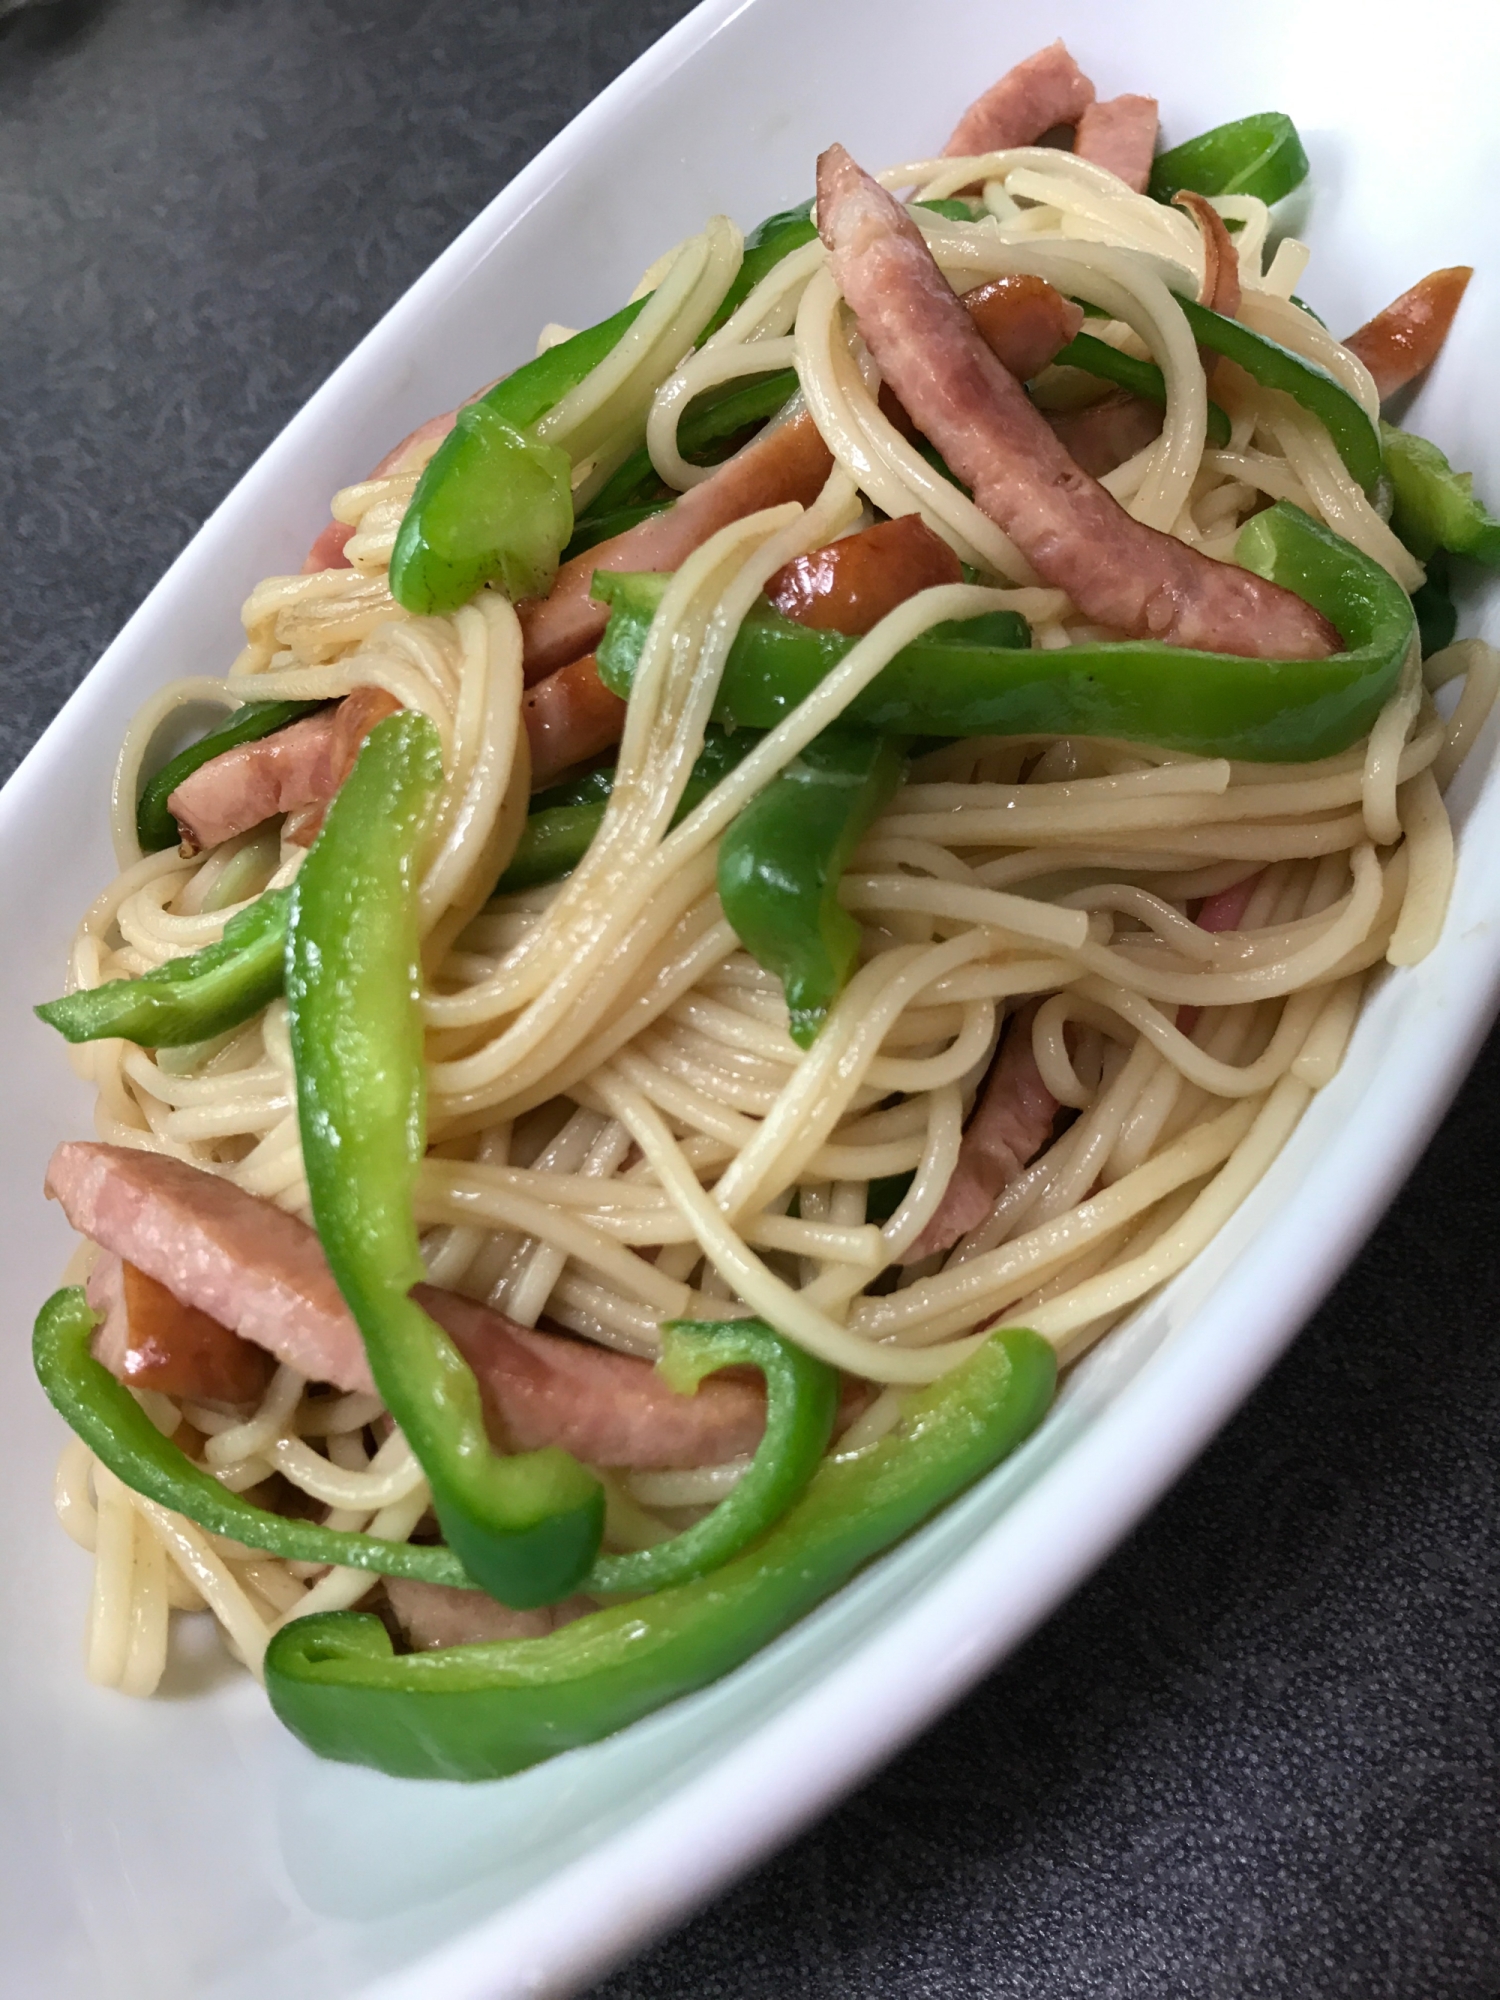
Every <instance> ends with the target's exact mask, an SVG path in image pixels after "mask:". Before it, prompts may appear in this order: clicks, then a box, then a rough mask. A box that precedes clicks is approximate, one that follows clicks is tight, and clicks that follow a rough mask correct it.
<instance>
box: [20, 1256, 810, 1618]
mask: <svg viewBox="0 0 1500 2000" xmlns="http://www.w3.org/2000/svg"><path fill="white" fill-rule="evenodd" d="M97 1318H98V1316H97V1314H95V1313H94V1312H93V1311H92V1310H91V1308H90V1306H89V1304H88V1301H87V1300H86V1298H85V1297H84V1294H83V1290H82V1288H81V1287H80V1286H77V1285H73V1286H69V1287H67V1288H65V1289H64V1290H62V1291H59V1292H54V1293H53V1295H52V1297H51V1298H50V1299H48V1301H47V1303H46V1304H45V1305H44V1306H43V1307H42V1310H41V1312H40V1313H39V1314H38V1315H37V1321H36V1329H35V1332H34V1333H33V1336H32V1360H33V1363H34V1365H35V1368H36V1373H37V1379H38V1381H40V1383H41V1385H42V1387H43V1389H45V1391H46V1392H47V1396H48V1398H49V1400H50V1401H51V1403H52V1405H53V1407H54V1408H55V1409H56V1410H57V1412H58V1413H59V1415H60V1416H61V1417H62V1418H63V1419H64V1421H65V1422H66V1423H67V1424H68V1425H69V1426H70V1427H71V1428H72V1429H73V1431H74V1432H76V1434H77V1435H78V1436H79V1437H81V1438H82V1439H83V1441H84V1443H85V1444H86V1445H87V1446H88V1447H89V1449H90V1451H92V1452H93V1454H94V1456H95V1457H96V1458H97V1459H99V1460H100V1461H101V1462H102V1463H103V1464H105V1465H107V1466H108V1467H109V1469H110V1471H111V1472H113V1473H114V1474H115V1476H116V1478H118V1479H121V1480H123V1481H124V1483H125V1485H127V1486H128V1487H130V1488H131V1490H132V1491H133V1492H136V1493H143V1494H145V1496H146V1498H147V1499H148V1500H155V1501H156V1502H157V1503H158V1504H159V1505H160V1506H163V1507H169V1508H170V1509H171V1510H172V1512H173V1513H174V1514H181V1515H183V1516H184V1517H185V1518H186V1519H187V1520H189V1521H196V1522H197V1524H198V1526H199V1527H200V1528H206V1529H207V1530H208V1531H209V1533H210V1534H214V1535H228V1536H230V1537H232V1539H233V1540H235V1541H237V1542H242V1543H243V1544H244V1545H245V1547H246V1548H251V1549H264V1550H265V1551H266V1552H267V1553H268V1554H270V1555H275V1556H280V1557H282V1558H283V1559H284V1560H285V1561H288V1562H315V1563H334V1564H341V1565H343V1566H344V1567H346V1568H350V1569H364V1570H370V1571H371V1572H373V1573H375V1574H377V1575H381V1576H409V1577H417V1578H419V1579H420V1580H421V1581H422V1582H424V1583H441V1584H446V1585H448V1586H450V1587H452V1588H455V1589H460V1590H464V1589H468V1590H472V1589H473V1587H474V1585H473V1579H472V1578H471V1577H470V1576H469V1575H468V1573H467V1572H466V1570H465V1569H464V1566H463V1564H462V1563H461V1562H460V1561H459V1560H458V1557H457V1556H456V1555H454V1553H453V1551H452V1550H451V1549H448V1548H444V1547H442V1546H441V1545H437V1546H434V1545H430V1544H423V1543H413V1542H388V1541H382V1540H381V1539H380V1538H379V1537H378V1536H375V1535H358V1534H351V1533H348V1532H347V1531H345V1530H342V1529H338V1528H324V1527H320V1526H319V1525H318V1524H317V1523H316V1522H313V1521H302V1520H294V1519H293V1518H291V1517H290V1516H289V1515H286V1514H276V1513H273V1512H272V1511H271V1510H270V1509H269V1508H267V1507H258V1506H256V1504H255V1502H254V1501H253V1500H247V1499H246V1498H245V1497H244V1495H243V1494H240V1493H232V1492H230V1490H229V1489H228V1487H226V1486H221V1485H220V1484H219V1482H218V1480H217V1479H215V1478H214V1477H213V1475H212V1473H209V1472H205V1471H204V1470H203V1469H202V1467H201V1466H197V1465H194V1464H193V1462H192V1460H191V1459H190V1458H188V1457H187V1455H186V1454H185V1453H184V1452H183V1451H182V1450H180V1448H179V1447H178V1446H177V1445H175V1444H173V1443H172V1441H171V1440H170V1438H165V1437H163V1436H162V1434H161V1432H160V1431H159V1430H158V1429H157V1428H156V1426H155V1424H153V1423H152V1421H151V1419H150V1418H149V1417H148V1416H147V1415H146V1413H145V1411H144V1410H143V1409H142V1408H141V1406H140V1404H139V1403H138V1402H137V1401H136V1400H135V1398H134V1397H133V1396H132V1395H131V1393H130V1391H129V1390H128V1389H127V1388H126V1387H125V1386H124V1385H123V1384H122V1383H120V1382H117V1381H116V1379H115V1378H114V1376H113V1375H111V1374H110V1372H109V1370H108V1369H107V1368H105V1367H104V1366H103V1364H102V1363H101V1362H99V1361H96V1360H95V1359H94V1356H93V1354H92V1353H91V1352H90V1348H89V1341H90V1336H91V1334H92V1332H93V1329H94V1327H95V1325H96V1324H97ZM662 1333H663V1336H664V1339H663V1350H662V1359H661V1362H660V1363H659V1364H658V1365H659V1366H660V1368H661V1370H662V1372H663V1374H665V1375H666V1376H667V1378H668V1380H669V1381H670V1382H671V1385H672V1387H673V1388H674V1389H677V1390H680V1391H681V1392H682V1393H683V1394H684V1395H690V1394H691V1393H692V1392H693V1390H695V1389H696V1388H697V1386H698V1384H699V1383H700V1382H701V1381H702V1380H703V1379H704V1377H705V1376H707V1375H711V1374H713V1373H714V1372H715V1371H716V1370H717V1369H720V1368H729V1367H734V1366H736V1365H740V1364H748V1365H749V1366H751V1367H754V1368H758V1369H759V1370H760V1372H761V1373H762V1374H763V1375H764V1376H765V1378H766V1428H765V1434H764V1436H763V1437H762V1438H761V1441H760V1444H759V1445H758V1446H757V1448H756V1452H755V1457H754V1459H753V1460H752V1461H751V1464H750V1466H749V1468H748V1469H747V1471H746V1472H745V1474H744V1476H743V1478H742V1479H741V1480H740V1481H739V1483H738V1484H737V1485H736V1486H735V1487H734V1489H733V1490H732V1492H731V1493H730V1494H729V1495H728V1497H727V1498H726V1499H724V1500H723V1501H721V1502H720V1504H719V1505H718V1506H717V1507H715V1508H714V1509H713V1511H712V1512H711V1513H709V1514H707V1515H705V1516H704V1518H703V1519H702V1520H701V1521H698V1522H696V1523H695V1524H694V1525H693V1526H692V1527H690V1528H686V1529H684V1530H683V1532H682V1533H681V1534H680V1535H674V1536H672V1537H671V1538H670V1539H669V1540H668V1541H665V1542H659V1543H657V1544H656V1546H655V1547H653V1548H649V1549H643V1550H640V1551H637V1552H635V1553H632V1554H629V1555H602V1556H600V1557H599V1558H598V1560H597V1561H596V1562H595V1564H594V1567H593V1569H592V1570H591V1571H590V1572H589V1574H588V1576H587V1577H586V1578H585V1579H584V1588H585V1589H586V1590H590V1591H597V1592H600V1593H601V1594H606V1595H608V1594H614V1593H621V1594H623V1593H626V1592H629V1593H635V1592H639V1591H651V1590H659V1589H662V1588H664V1587H666V1586H668V1585H672V1584H679V1583H689V1582H691V1581H692V1580H693V1579H694V1578H695V1577H699V1576H704V1575H706V1574H707V1573H708V1571H709V1570H712V1569H717V1568H719V1567H720V1566H721V1565H722V1564H724V1563H725V1562H727V1561H728V1560H729V1559H730V1558H731V1557H732V1556H736V1555H738V1554H739V1552H740V1550H741V1549H743V1548H744V1547H746V1546H747V1544H749V1543H750V1542H752V1541H754V1540H755V1539H757V1537H759V1536H760V1535H762V1534H764V1533H765V1532H766V1531H767V1530H768V1529H769V1528H771V1527H773V1526H774V1525H775V1523H776V1522H777V1521H779V1520H780V1519H781V1517H782V1515H783V1514H785V1512H786V1511H787V1509H788V1508H789V1507H790V1506H791V1505H792V1504H793V1502H794V1501H795V1500H797V1499H798V1497H799V1496H800V1495H801V1493H802V1492H803V1490H804V1488H805V1487H806V1485H807V1483H808V1481H809V1480H810V1479H811V1478H812V1476H813V1474H814V1473H815V1472H816V1471H817V1468H818V1464H819V1462H820V1460H821V1459H822V1456H823V1453H824V1451H825V1450H826V1449H827V1446H828V1439H829V1435H830V1433H831V1432H832V1429H833V1420H834V1415H835V1413H836V1411H837V1409H838V1400H839V1382H838V1375H837V1373H836V1371H835V1370H834V1369H832V1368H830V1367H828V1366H827V1364H826V1363H825V1362H822V1361H819V1360H817V1359H816V1358H815V1357H814V1356H812V1355H810V1354H804V1353H803V1351H802V1350H801V1349H800V1348H797V1347H793V1346H792V1345H791V1343H790V1342H789V1341H785V1340H782V1339H781V1337H780V1336H779V1335H778V1334H774V1333H772V1331H771V1330H770V1328H769V1327H767V1326H766V1325H765V1324H764V1323H763V1322H762V1321H760V1320H726V1321H723V1322H716V1323H714V1324H711V1325H710V1324H705V1325H699V1324H696V1323H694V1322H690V1321H680V1322H677V1321H674V1322H670V1323H669V1324H668V1325H666V1326H664V1327H663V1328H662Z"/></svg>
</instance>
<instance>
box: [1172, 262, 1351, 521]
mask: <svg viewBox="0 0 1500 2000" xmlns="http://www.w3.org/2000/svg"><path fill="white" fill-rule="evenodd" d="M1177 303H1178V305H1180V306H1181V307H1182V310H1183V312H1184V313H1185V314H1186V315H1187V323H1188V325H1189V326H1190V327H1191V328H1192V330H1193V338H1194V340H1196V341H1197V343H1198V345H1199V346H1200V347H1209V348H1212V349H1213V351H1214V353H1215V354H1223V355H1226V356H1227V357H1228V359H1229V360H1231V361H1233V362H1234V363H1235V364H1236V366H1238V367H1240V368H1243V369H1244V371H1245V373H1246V374H1247V375H1250V376H1253V377H1254V379H1255V380H1256V381H1257V382H1259V383H1260V384H1261V386H1262V387H1263V388H1266V389H1281V390H1284V391H1285V393H1286V394H1287V395H1288V396H1290V397H1291V398H1292V399H1293V400H1294V401H1295V402H1298V403H1300V404H1301V405H1302V407H1303V408H1304V409H1305V410H1310V411H1311V412H1312V414H1313V415H1314V416H1315V417H1316V418H1317V419H1318V420H1319V422H1320V423H1322V424H1323V425H1324V426H1325V427H1326V429H1327V431H1328V435H1329V436H1330V437H1331V438H1332V439H1333V442H1334V447H1335V449H1336V450H1337V452H1338V455H1339V457H1340V458H1341V459H1342V460H1343V461H1344V464H1345V465H1346V466H1347V467H1348V469H1349V474H1350V477H1351V478H1353V479H1355V480H1357V481H1358V483H1359V484H1360V485H1361V486H1363V487H1364V488H1366V490H1368V489H1369V488H1370V487H1372V486H1373V485H1374V484H1375V482H1376V480H1377V479H1379V477H1380V469H1381V455H1380V433H1379V432H1378V431H1377V430H1376V428H1375V426H1374V425H1373V424H1372V423H1371V422H1370V419H1369V418H1368V417H1367V416H1366V415H1365V413H1364V411H1363V409H1361V407H1360V405H1359V404H1358V403H1356V402H1355V400H1354V398H1353V397H1352V396H1351V395H1350V394H1349V391H1348V390H1347V389H1346V388H1345V387H1344V386H1343V384H1342V383H1341V382H1335V381H1334V379H1333V377H1332V376H1331V375H1330V374H1329V373H1328V371H1327V369H1326V368H1320V367H1318V365H1317V363H1316V362H1314V361H1304V360H1303V358H1302V356H1301V355H1300V354H1293V352H1292V350H1291V349H1290V348H1289V347H1283V346H1282V345H1281V344H1280V342H1279V341H1275V340H1267V338H1266V336H1265V335H1264V334H1263V333H1252V332H1251V330H1250V328H1249V327H1248V326H1241V324H1240V322H1239V321H1238V320H1237V319H1225V317H1224V315H1223V314H1222V313H1216V312H1214V311H1212V310H1211V309H1210V308H1209V307H1208V306H1200V305H1199V304H1198V302H1197V301H1196V300H1195V299H1184V298H1179V299H1178V301H1177Z"/></svg>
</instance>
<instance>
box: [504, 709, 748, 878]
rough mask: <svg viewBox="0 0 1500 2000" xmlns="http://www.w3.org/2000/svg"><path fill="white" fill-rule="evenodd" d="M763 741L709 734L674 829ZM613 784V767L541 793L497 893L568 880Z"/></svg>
mask: <svg viewBox="0 0 1500 2000" xmlns="http://www.w3.org/2000/svg"><path fill="white" fill-rule="evenodd" d="M759 741H760V731H759V730H756V729H737V730H736V731H735V732H734V734H733V735H732V736H731V735H728V734H726V733H725V732H724V731H723V730H718V729H715V730H711V731H710V732H709V734H708V735H707V736H706V737H705V738H704V740H703V748H702V750H701V751H700V752H699V753H698V759H697V762H696V763H695V764H694V765H693V768H692V770H691V772H690V773H689V775H688V781H687V783H686V785H685V786H684V787H683V791H682V797H681V799H680V800H679V801H678V805H677V810H676V812H675V813H673V815H672V824H673V826H676V825H677V824H678V823H679V822H680V821H682V820H684V819H686V818H687V816H688V814H689V813H690V812H692V811H693V809H694V807H696V806H700V805H702V803H703V801H704V800H705V799H706V798H707V797H708V795H709V793H710V792H711V791H712V790H713V788H714V786H715V785H717V784H718V782H719V780H720V779H721V778H723V777H726V776H727V775H728V773H729V772H731V771H732V770H733V769H734V767H735V766H736V764H739V763H741V762H743V760H744V759H745V758H746V757H748V756H749V754H750V752H751V751H752V750H753V749H754V748H755V746H756V744H757V743H758V742H759ZM614 782H615V774H614V767H613V766H612V765H611V766H610V767H609V768H607V769H605V770H600V771H590V772H588V773H587V774H586V775H585V776H584V777H583V778H580V779H575V780H574V781H573V782H572V783H571V784H568V785H556V786H554V787H553V788H552V790H551V791H548V792H538V793H537V795H536V797H535V798H534V799H533V800H532V802H531V804H532V809H531V814H530V817H529V818H528V819H527V821H526V827H525V830H524V832H523V833H522V835H521V838H520V841H519V843H518V845H517V847H516V851H515V853H514V854H513V855H512V856H511V859H510V866H509V867H508V868H507V869H506V871H505V873H504V874H503V875H502V876H501V877H500V880H499V881H498V882H497V883H496V884H495V890H494V893H495V894H496V895H497V896H509V895H513V894H514V893H515V891H516V890H518V889H534V888H536V887H537V885H538V884H539V883H542V882H555V881H556V880H557V879H558V877H559V876H561V875H570V874H571V873H572V872H573V870H574V869H575V868H576V867H577V866H578V864H579V862H580V861H581V860H582V859H583V857H584V855H585V854H587V852H588V850H589V847H590V845H591V843H592V841H593V838H594V835H595V834H596V833H597V832H598V831H599V827H600V825H601V823H602V821H603V819H604V808H605V806H606V805H607V804H608V803H609V795H610V793H611V792H612V791H613V790H614Z"/></svg>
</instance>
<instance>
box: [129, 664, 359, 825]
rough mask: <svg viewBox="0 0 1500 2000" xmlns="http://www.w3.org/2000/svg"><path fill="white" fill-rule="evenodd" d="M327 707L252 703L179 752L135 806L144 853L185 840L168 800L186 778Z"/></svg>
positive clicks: (313, 703) (308, 703)
mask: <svg viewBox="0 0 1500 2000" xmlns="http://www.w3.org/2000/svg"><path fill="white" fill-rule="evenodd" d="M323 706H324V703H322V702H320V701H247V702H246V703H245V704H244V705H243V706H242V707H240V708H237V709H235V711H234V712H233V714H232V715H230V716H228V717H226V719H225V720H224V721H223V722H220V723H218V724H216V725H215V727H214V728H212V729H210V730H209V732H208V734H207V735H206V736H200V737H199V738H198V741H197V742H196V743H190V744H189V745H188V747H187V749H186V750H182V751H179V753H178V754H177V756H175V757H174V758H173V759H172V760H171V762H170V763H167V764H163V765H162V767H161V769H160V770H159V771H158V772H157V774H156V776H155V777H154V778H152V779H151V781H150V782H149V784H148V785H147V786H146V788H145V790H144V791H143V792H142V793H141V796H140V801H139V803H138V804H137V806H136V809H135V835H136V839H137V840H138V841H139V842H140V843H141V848H142V851H143V852H144V853H146V854H159V853H160V852H161V850H162V849H163V848H164V847H175V846H176V845H177V844H178V842H179V841H180V840H181V838H182V833H181V829H180V828H179V827H178V824H177V822H176V820H175V819H173V817H172V815H171V813H169V812H168V811H167V800H168V799H169V798H170V797H171V796H172V794H173V792H175V791H176V789H177V787H178V786H179V785H180V784H181V783H182V782H183V780H184V779H185V778H190V777H191V776H192V775H193V773H194V771H196V770H198V769H199V768H200V767H201V766H202V765H204V764H207V763H208V762H209V761H210V760H211V759H212V758H214V757H218V756H221V755H222V754H223V752H224V751H226V750H233V749H234V747H235V746H236V744H239V743H257V742H259V741H260V739H261V737H263V736H270V735H273V734H274V733H275V731H276V730H278V729H285V728H286V726H287V724H288V723H289V722H296V721H298V720H300V718H301V717H302V716H304V715H311V714H312V712H313V710H314V709H316V708H322V707H323Z"/></svg>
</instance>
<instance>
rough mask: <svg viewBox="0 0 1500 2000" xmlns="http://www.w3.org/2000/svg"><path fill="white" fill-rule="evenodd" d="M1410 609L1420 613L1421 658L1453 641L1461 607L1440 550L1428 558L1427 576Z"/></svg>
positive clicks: (1445, 559) (1412, 600)
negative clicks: (1455, 601)
mask: <svg viewBox="0 0 1500 2000" xmlns="http://www.w3.org/2000/svg"><path fill="white" fill-rule="evenodd" d="M1411 608H1412V610H1413V611H1415V612H1416V614H1417V630H1418V632H1420V633H1421V635H1422V658H1423V659H1424V660H1426V659H1429V658H1431V656H1432V655H1433V654H1434V653H1440V652H1442V650H1443V648H1444V646H1451V645H1452V644H1453V639H1454V635H1455V634H1456V633H1457V631H1458V607H1457V605H1456V604H1455V603H1454V602H1453V592H1452V589H1451V586H1450V584H1449V580H1448V558H1447V556H1446V555H1445V553H1444V552H1443V550H1441V549H1439V550H1437V551H1436V553H1435V554H1433V555H1431V556H1429V557H1428V558H1427V576H1426V579H1425V581H1424V582H1422V583H1421V584H1419V585H1418V587H1417V588H1416V589H1415V590H1414V591H1413V592H1412V594H1411Z"/></svg>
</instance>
